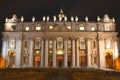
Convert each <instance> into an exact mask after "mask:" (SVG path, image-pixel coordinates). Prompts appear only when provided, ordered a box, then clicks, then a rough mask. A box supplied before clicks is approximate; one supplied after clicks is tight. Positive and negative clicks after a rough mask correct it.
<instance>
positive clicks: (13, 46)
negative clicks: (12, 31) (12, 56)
mask: <svg viewBox="0 0 120 80" xmlns="http://www.w3.org/2000/svg"><path fill="white" fill-rule="evenodd" d="M15 44H16V43H15V39H14V38H10V39H9V41H8V47H9V48H15Z"/></svg>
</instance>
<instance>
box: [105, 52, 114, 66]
mask: <svg viewBox="0 0 120 80" xmlns="http://www.w3.org/2000/svg"><path fill="white" fill-rule="evenodd" d="M105 60H106V68H113V54H112V52H111V51H108V52H106V53H105Z"/></svg>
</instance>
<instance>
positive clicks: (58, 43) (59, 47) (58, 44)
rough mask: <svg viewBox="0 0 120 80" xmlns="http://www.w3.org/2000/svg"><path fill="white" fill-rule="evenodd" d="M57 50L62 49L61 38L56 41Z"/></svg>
mask: <svg viewBox="0 0 120 80" xmlns="http://www.w3.org/2000/svg"><path fill="white" fill-rule="evenodd" d="M57 49H63V40H62V38H59V39H58V40H57Z"/></svg>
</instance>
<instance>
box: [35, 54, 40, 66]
mask: <svg viewBox="0 0 120 80" xmlns="http://www.w3.org/2000/svg"><path fill="white" fill-rule="evenodd" d="M39 66H40V56H35V67H39Z"/></svg>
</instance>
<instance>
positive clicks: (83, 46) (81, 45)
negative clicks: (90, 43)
mask: <svg viewBox="0 0 120 80" xmlns="http://www.w3.org/2000/svg"><path fill="white" fill-rule="evenodd" d="M80 49H85V40H84V39H81V40H80Z"/></svg>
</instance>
